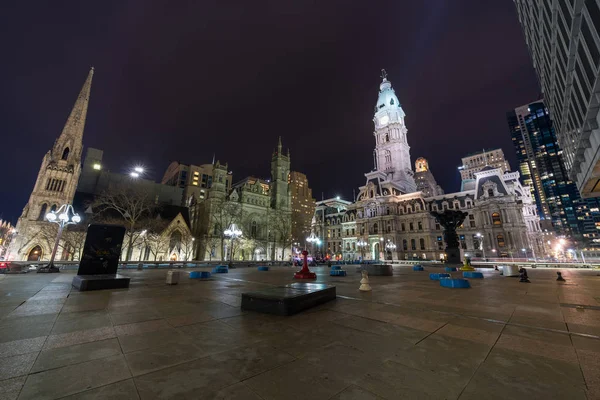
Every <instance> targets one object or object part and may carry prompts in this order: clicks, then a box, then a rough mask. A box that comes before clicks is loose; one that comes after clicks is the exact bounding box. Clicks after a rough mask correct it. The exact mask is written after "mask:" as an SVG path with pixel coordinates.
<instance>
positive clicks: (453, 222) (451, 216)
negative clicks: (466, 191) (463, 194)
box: [431, 210, 469, 264]
mask: <svg viewBox="0 0 600 400" xmlns="http://www.w3.org/2000/svg"><path fill="white" fill-rule="evenodd" d="M431 215H433V216H434V217H435V219H436V220H437V221H438V222H439V224H440V225H441V226H442V227H443V228H444V241H445V242H446V256H447V257H448V259H447V263H448V264H461V260H460V248H459V242H458V235H457V234H456V228H458V227H459V226H460V225H461V224H462V223H463V221H464V220H465V218H466V217H467V215H469V214H468V213H466V212H463V211H458V210H445V211H444V212H441V213H440V212H437V211H431Z"/></svg>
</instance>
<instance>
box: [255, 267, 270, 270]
mask: <svg viewBox="0 0 600 400" xmlns="http://www.w3.org/2000/svg"><path fill="white" fill-rule="evenodd" d="M257 269H258V270H259V271H268V270H269V267H265V266H260V267H258V268H257Z"/></svg>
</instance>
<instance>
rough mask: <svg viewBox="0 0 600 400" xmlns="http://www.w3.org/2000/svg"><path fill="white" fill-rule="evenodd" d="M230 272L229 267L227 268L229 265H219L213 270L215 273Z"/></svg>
mask: <svg viewBox="0 0 600 400" xmlns="http://www.w3.org/2000/svg"><path fill="white" fill-rule="evenodd" d="M228 272H229V268H227V265H217V266H216V267H214V268H213V270H212V273H213V274H226V273H228Z"/></svg>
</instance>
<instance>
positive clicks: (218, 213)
mask: <svg viewBox="0 0 600 400" xmlns="http://www.w3.org/2000/svg"><path fill="white" fill-rule="evenodd" d="M241 214H242V207H241V206H240V204H239V203H237V202H234V201H223V202H222V203H220V204H218V205H217V207H215V209H214V210H212V212H211V230H210V231H209V235H210V236H212V237H217V238H219V241H220V245H221V259H225V239H227V236H226V235H225V231H226V230H227V228H229V227H230V226H231V224H233V223H238V224H239V223H240V220H241ZM211 234H212V235H211Z"/></svg>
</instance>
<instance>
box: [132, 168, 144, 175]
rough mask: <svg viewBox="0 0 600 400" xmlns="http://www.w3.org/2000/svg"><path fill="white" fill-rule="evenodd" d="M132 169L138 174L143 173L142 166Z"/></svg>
mask: <svg viewBox="0 0 600 400" xmlns="http://www.w3.org/2000/svg"><path fill="white" fill-rule="evenodd" d="M133 170H134V171H135V172H137V173H138V174H143V173H144V167H135V168H134V169H133Z"/></svg>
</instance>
